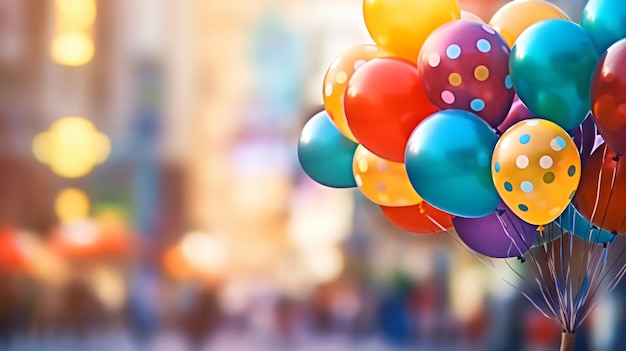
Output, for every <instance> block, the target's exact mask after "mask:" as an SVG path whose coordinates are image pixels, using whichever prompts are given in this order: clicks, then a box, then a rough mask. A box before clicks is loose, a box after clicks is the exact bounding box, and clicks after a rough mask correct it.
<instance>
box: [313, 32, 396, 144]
mask: <svg viewBox="0 0 626 351" xmlns="http://www.w3.org/2000/svg"><path fill="white" fill-rule="evenodd" d="M387 56H391V54H390V53H389V52H387V51H385V50H383V49H380V48H379V47H377V46H376V45H371V44H365V45H357V46H353V47H351V48H349V49H347V50H345V51H343V52H342V53H341V54H339V56H337V57H336V58H335V60H334V61H333V62H332V64H331V65H330V67H329V68H328V70H327V71H326V75H325V76H324V86H323V96H324V108H325V109H326V112H327V113H328V116H329V117H330V120H331V121H332V122H333V124H334V125H335V127H337V129H338V130H339V131H340V132H341V134H343V135H344V136H346V137H347V138H348V139H350V140H352V141H354V142H355V143H356V142H357V140H356V138H355V137H354V134H352V131H350V127H348V121H347V120H346V113H345V111H344V108H343V94H344V93H345V92H346V88H347V87H348V82H349V81H350V78H351V77H352V75H353V74H354V72H356V70H357V69H359V68H360V67H361V66H362V65H363V64H364V63H366V62H367V61H369V60H371V59H375V58H378V57H387Z"/></svg>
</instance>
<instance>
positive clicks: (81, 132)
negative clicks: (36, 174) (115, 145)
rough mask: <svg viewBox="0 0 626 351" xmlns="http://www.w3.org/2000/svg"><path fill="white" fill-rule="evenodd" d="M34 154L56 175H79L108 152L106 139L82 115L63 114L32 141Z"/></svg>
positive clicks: (108, 147)
mask: <svg viewBox="0 0 626 351" xmlns="http://www.w3.org/2000/svg"><path fill="white" fill-rule="evenodd" d="M32 147H33V154H34V155H35V157H36V158H37V160H39V161H40V162H42V163H44V164H47V165H48V166H50V169H51V170H52V171H53V172H54V173H56V174H57V175H59V176H61V177H65V178H80V177H83V176H85V175H87V174H88V173H89V172H91V170H92V169H93V167H94V166H96V165H97V164H100V163H102V162H104V161H105V160H106V159H107V158H108V156H109V153H110V151H111V143H110V141H109V138H108V137H107V136H106V135H104V134H102V133H100V132H98V130H97V129H96V127H95V126H94V125H93V124H92V123H91V122H90V121H88V120H86V119H84V118H81V117H65V118H62V119H60V120H58V121H56V122H54V123H53V124H52V125H51V126H50V128H49V129H48V130H47V131H45V132H42V133H40V134H39V135H37V136H36V137H35V139H34V140H33V146H32Z"/></svg>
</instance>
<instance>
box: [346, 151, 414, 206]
mask: <svg viewBox="0 0 626 351" xmlns="http://www.w3.org/2000/svg"><path fill="white" fill-rule="evenodd" d="M352 171H353V172H354V179H355V180H356V184H357V186H358V187H359V190H361V192H362V193H363V195H365V197H367V198H368V199H370V200H371V201H372V202H374V203H376V204H379V205H383V206H388V207H401V206H412V205H417V204H419V203H420V202H422V201H423V200H422V198H421V197H420V196H419V195H418V194H417V192H415V189H413V186H412V185H411V182H410V181H409V175H408V174H407V173H406V169H405V167H404V164H402V163H397V162H393V161H389V160H386V159H384V158H382V157H379V156H376V155H374V154H373V153H372V152H370V151H369V150H367V149H366V148H364V147H363V146H362V145H359V146H358V147H357V149H356V152H355V153H354V162H353V164H352Z"/></svg>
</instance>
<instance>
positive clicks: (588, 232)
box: [555, 204, 616, 244]
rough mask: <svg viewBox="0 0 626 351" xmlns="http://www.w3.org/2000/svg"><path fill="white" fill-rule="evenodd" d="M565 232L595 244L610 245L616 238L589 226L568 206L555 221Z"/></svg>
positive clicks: (588, 223) (571, 206) (578, 213)
mask: <svg viewBox="0 0 626 351" xmlns="http://www.w3.org/2000/svg"><path fill="white" fill-rule="evenodd" d="M555 222H556V223H557V224H559V225H560V226H561V229H562V230H563V231H565V232H568V233H571V234H573V235H576V236H577V237H579V238H581V239H584V240H586V241H589V242H592V243H596V244H610V243H612V242H613V240H615V238H616V236H615V235H613V234H611V233H610V232H607V231H606V230H602V229H600V228H598V227H597V226H595V225H593V224H591V223H590V222H589V221H588V220H587V219H586V218H585V217H583V215H581V214H580V212H578V211H577V210H576V208H575V207H574V206H573V205H572V204H569V206H567V208H566V209H565V211H563V213H562V214H561V215H560V216H559V217H558V218H557V219H556V220H555Z"/></svg>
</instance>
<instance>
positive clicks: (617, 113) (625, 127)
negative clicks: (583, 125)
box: [591, 39, 626, 155]
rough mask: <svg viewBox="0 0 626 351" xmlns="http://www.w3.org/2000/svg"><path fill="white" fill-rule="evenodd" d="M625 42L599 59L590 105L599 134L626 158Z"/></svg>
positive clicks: (618, 44) (613, 46)
mask: <svg viewBox="0 0 626 351" xmlns="http://www.w3.org/2000/svg"><path fill="white" fill-rule="evenodd" d="M625 63H626V39H622V40H620V41H618V42H617V43H615V44H613V45H612V46H611V47H610V48H609V49H608V50H607V51H606V52H605V53H604V56H602V58H601V59H600V62H599V63H598V65H597V66H596V70H595V72H594V74H593V78H592V81H591V104H592V111H593V115H594V116H595V118H596V124H597V126H598V129H599V130H600V134H602V137H603V138H604V140H605V141H606V143H607V144H608V145H609V147H610V148H611V149H612V150H613V151H615V152H616V153H617V154H619V155H626V65H625Z"/></svg>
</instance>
